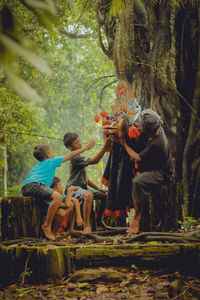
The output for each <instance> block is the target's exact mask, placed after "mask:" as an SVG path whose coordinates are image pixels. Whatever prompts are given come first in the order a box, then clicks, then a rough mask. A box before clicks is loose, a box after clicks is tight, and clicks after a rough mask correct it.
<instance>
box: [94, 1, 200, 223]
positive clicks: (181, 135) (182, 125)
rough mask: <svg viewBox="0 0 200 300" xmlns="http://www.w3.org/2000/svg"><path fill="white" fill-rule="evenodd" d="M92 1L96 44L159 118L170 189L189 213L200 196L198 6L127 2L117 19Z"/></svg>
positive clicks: (103, 3) (101, 3)
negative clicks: (166, 143) (170, 166)
mask: <svg viewBox="0 0 200 300" xmlns="http://www.w3.org/2000/svg"><path fill="white" fill-rule="evenodd" d="M94 2H95V8H96V11H97V15H98V21H99V33H101V35H99V40H100V42H101V43H100V45H101V46H102V45H103V47H102V48H103V51H104V53H105V54H106V55H108V57H109V58H111V59H113V63H114V66H115V70H116V76H117V77H118V78H119V79H120V80H125V81H126V82H128V83H129V88H130V89H132V91H133V92H134V94H135V96H136V97H137V99H138V100H139V102H140V104H141V106H142V108H146V107H151V108H152V109H155V110H156V111H157V112H158V113H159V114H160V115H161V117H162V119H163V120H164V126H165V128H164V129H165V131H166V133H167V136H168V137H169V140H170V144H171V148H172V154H173V158H174V162H175V167H176V183H175V185H176V187H174V189H175V190H176V191H177V192H178V191H180V188H178V187H179V186H181V185H182V187H183V199H184V208H185V209H184V211H185V215H188V214H194V211H195V209H194V207H196V206H197V201H196V200H197V199H198V197H199V194H200V187H199V178H200V171H199V165H200V160H199V159H198V157H199V153H200V143H199V142H198V141H199V137H200V134H199V124H200V123H199V119H198V115H199V110H200V101H199V100H200V99H199V98H200V94H199V92H200V91H199V76H197V75H199V73H198V69H199V68H200V67H199V59H198V53H199V35H200V29H199V12H198V8H197V6H195V4H194V5H191V4H190V3H188V4H187V5H185V6H184V7H181V6H180V7H174V5H173V1H166V2H164V1H161V2H160V4H152V1H141V2H139V1H134V0H129V1H127V2H126V8H125V10H124V11H123V10H122V11H120V12H119V16H118V17H110V18H109V3H110V2H111V1H108V0H96V1H94ZM102 30H103V31H104V34H105V37H106V38H107V48H106V46H105V45H104V44H103V41H105V38H104V39H103V38H102ZM192 152H193V153H194V154H193V155H192ZM181 196H182V195H181V194H177V195H175V198H179V199H180V198H181ZM176 205H177V206H176V208H174V209H175V210H177V209H179V208H178V206H179V205H180V201H177V204H176ZM192 207H193V211H192ZM195 216H196V217H199V216H200V210H199V212H198V213H196V215H195ZM163 217H164V216H163ZM172 223H174V222H172Z"/></svg>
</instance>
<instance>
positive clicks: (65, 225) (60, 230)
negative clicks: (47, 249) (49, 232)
mask: <svg viewBox="0 0 200 300" xmlns="http://www.w3.org/2000/svg"><path fill="white" fill-rule="evenodd" d="M68 222H69V216H68V215H66V216H65V218H64V220H63V222H62V223H60V225H59V226H58V228H57V229H56V232H55V235H59V234H61V233H63V232H64V230H65V228H66V227H67V224H68Z"/></svg>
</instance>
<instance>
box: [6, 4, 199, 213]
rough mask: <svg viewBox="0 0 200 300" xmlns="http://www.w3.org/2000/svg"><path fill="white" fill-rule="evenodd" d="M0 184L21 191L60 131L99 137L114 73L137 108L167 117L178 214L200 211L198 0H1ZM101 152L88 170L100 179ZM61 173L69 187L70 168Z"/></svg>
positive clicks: (58, 145)
mask: <svg viewBox="0 0 200 300" xmlns="http://www.w3.org/2000/svg"><path fill="white" fill-rule="evenodd" d="M0 10H1V26H0V51H1V58H0V60H1V64H2V65H1V74H0V77H1V78H0V94H1V100H0V101H1V105H0V110H1V111H0V124H1V126H0V128H1V129H0V143H1V150H2V151H1V161H0V169H1V172H0V190H1V196H3V195H6V194H8V195H13V194H19V193H20V185H21V184H22V182H23V179H24V178H25V177H26V175H27V174H28V172H29V171H30V169H31V168H32V167H33V165H34V164H35V163H36V161H35V159H34V158H33V155H32V152H33V148H34V146H35V145H37V144H38V143H48V144H49V145H50V146H51V147H52V148H53V150H54V151H55V153H56V155H63V154H64V153H65V152H66V149H65V148H64V146H63V143H62V137H63V135H64V133H65V132H66V131H75V132H77V133H78V134H79V135H80V137H81V139H82V140H83V143H86V142H88V141H89V140H90V139H91V138H94V139H95V140H96V141H97V145H96V147H95V148H94V149H93V150H91V151H90V153H89V155H91V156H92V155H94V154H95V153H97V151H98V150H99V149H100V147H101V146H102V144H103V138H102V127H101V125H100V124H96V123H95V122H94V115H95V114H96V113H99V112H100V110H101V109H105V110H106V111H109V107H110V105H111V104H112V103H113V102H114V99H115V88H116V85H117V81H118V80H125V81H126V82H127V83H128V84H129V87H130V89H132V90H133V91H134V93H135V96H136V97H137V99H138V101H139V103H140V105H141V106H142V109H144V108H147V107H151V108H152V109H156V110H157V111H158V113H159V114H160V115H161V116H162V118H163V120H164V122H165V130H166V132H167V135H168V137H169V140H170V143H171V146H172V152H173V158H174V165H175V179H176V186H177V188H176V193H175V195H174V197H175V201H177V199H178V202H181V203H182V204H183V209H182V210H183V215H184V216H188V215H190V216H194V217H195V218H198V217H199V215H200V204H199V195H200V184H199V178H200V168H199V166H200V159H199V152H200V143H199V139H200V127H199V122H200V119H199V110H200V104H199V103H200V102H199V97H200V88H199V87H200V84H199V81H200V72H199V70H200V47H199V41H200V40H199V32H200V10H199V1H175V0H174V1H173V0H171V1H129V0H127V1H116V0H113V1H110V0H96V1H92V0H86V1H80V0H75V1H64V0H56V1H52V0H43V1H42V0H41V1H39V0H38V1H31V0H19V1H17V0H16V1H11V0H10V1H9V0H4V1H1V3H0ZM105 162H106V156H105V157H104V159H103V160H102V161H101V162H100V163H99V164H98V166H96V167H95V168H94V167H92V168H88V173H89V177H91V176H92V178H93V180H94V181H95V182H96V183H97V184H100V179H101V176H102V171H103V168H104V166H105ZM57 175H58V176H59V177H61V179H62V182H63V184H65V181H66V178H67V177H68V165H66V166H64V167H62V168H61V169H60V170H59V171H58V173H57Z"/></svg>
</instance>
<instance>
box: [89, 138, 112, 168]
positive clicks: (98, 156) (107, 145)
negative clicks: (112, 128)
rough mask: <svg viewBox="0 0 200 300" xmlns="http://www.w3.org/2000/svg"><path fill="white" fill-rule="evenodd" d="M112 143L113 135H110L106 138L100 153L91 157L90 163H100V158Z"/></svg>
mask: <svg viewBox="0 0 200 300" xmlns="http://www.w3.org/2000/svg"><path fill="white" fill-rule="evenodd" d="M110 144H111V136H108V137H106V139H105V142H104V146H103V148H102V149H101V150H100V151H99V153H98V154H97V155H96V156H95V157H94V158H91V159H90V160H89V163H88V165H95V164H98V162H99V161H100V159H101V158H102V157H103V156H104V153H105V152H106V150H107V149H108V148H109V146H110Z"/></svg>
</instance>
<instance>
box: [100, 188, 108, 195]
mask: <svg viewBox="0 0 200 300" xmlns="http://www.w3.org/2000/svg"><path fill="white" fill-rule="evenodd" d="M98 190H99V192H101V193H102V194H104V195H106V194H107V192H108V191H107V190H105V189H101V188H99V189H98Z"/></svg>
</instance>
